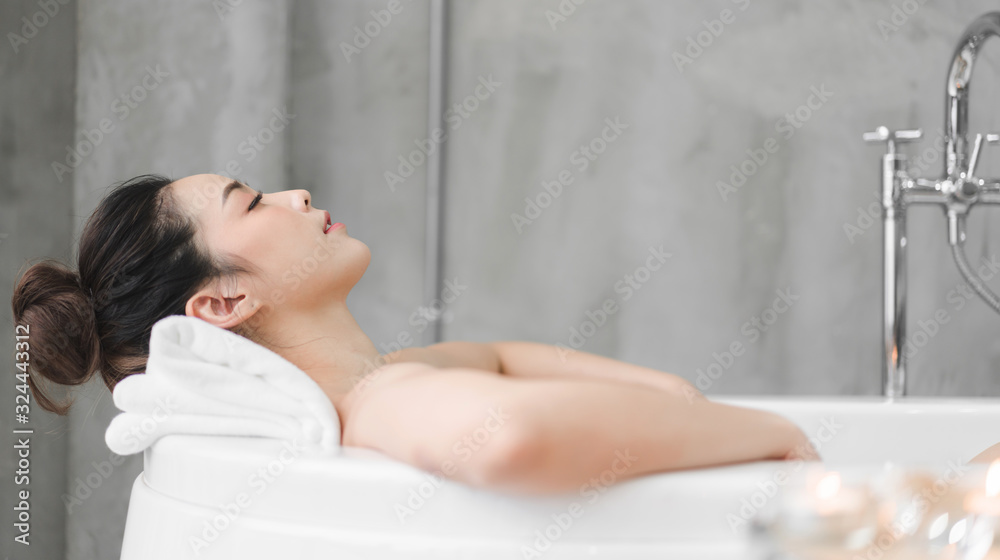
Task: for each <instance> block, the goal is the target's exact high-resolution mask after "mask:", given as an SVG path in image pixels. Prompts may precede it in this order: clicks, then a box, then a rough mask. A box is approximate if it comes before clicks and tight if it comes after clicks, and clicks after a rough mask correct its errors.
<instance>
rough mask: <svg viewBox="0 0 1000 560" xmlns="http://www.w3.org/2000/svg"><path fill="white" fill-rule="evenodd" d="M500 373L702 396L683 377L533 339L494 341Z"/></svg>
mask: <svg viewBox="0 0 1000 560" xmlns="http://www.w3.org/2000/svg"><path fill="white" fill-rule="evenodd" d="M492 346H493V348H494V349H496V352H497V355H498V356H499V359H500V363H501V367H502V370H501V371H502V372H503V373H505V374H507V375H512V376H520V377H541V376H552V377H574V378H578V379H604V380H610V381H620V382H623V383H631V384H635V385H642V386H645V387H653V388H655V389H660V390H663V391H667V392H668V393H672V394H675V395H680V396H683V397H685V398H686V399H687V400H689V401H691V400H694V399H704V398H705V397H704V395H702V394H701V392H700V391H698V389H696V388H695V387H694V385H692V384H691V383H690V382H689V381H687V380H686V379H684V378H682V377H679V376H677V375H673V374H670V373H665V372H662V371H659V370H655V369H652V368H647V367H643V366H638V365H634V364H629V363H626V362H622V361H619V360H614V359H611V358H606V357H604V356H599V355H597V354H591V353H589V352H582V351H580V350H572V349H568V348H561V347H558V346H550V345H547V344H539V343H537V342H521V341H507V342H494V343H493V344H492Z"/></svg>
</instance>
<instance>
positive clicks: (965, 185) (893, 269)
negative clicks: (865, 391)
mask: <svg viewBox="0 0 1000 560" xmlns="http://www.w3.org/2000/svg"><path fill="white" fill-rule="evenodd" d="M991 36H996V37H1000V12H989V13H986V14H983V15H981V16H979V17H978V18H976V19H975V20H974V21H973V22H972V23H971V24H970V25H969V26H968V27H966V29H965V31H964V32H963V33H962V38H961V39H960V40H959V42H958V46H957V47H956V48H955V53H954V56H952V62H951V67H950V68H949V70H948V83H947V103H946V107H945V111H946V114H945V129H944V134H945V140H946V145H945V162H944V167H945V168H944V175H943V176H942V177H940V178H938V179H926V178H921V177H911V176H910V175H909V174H908V173H907V171H906V169H905V168H904V164H905V162H906V156H905V155H903V154H901V153H899V152H897V151H896V147H897V145H898V144H902V143H905V142H911V141H913V140H917V139H919V138H920V137H921V135H922V134H921V131H920V130H896V131H890V130H889V129H888V128H887V127H885V126H880V127H878V128H877V129H876V130H875V131H874V132H867V133H865V134H864V140H865V141H867V142H884V143H885V144H886V153H885V155H884V156H883V157H882V198H881V200H882V226H883V227H882V232H883V236H884V238H883V258H882V264H883V266H882V273H883V292H882V314H883V324H882V329H883V330H882V338H883V344H884V352H885V355H884V359H883V362H882V382H883V394H884V395H885V396H886V397H889V398H897V397H902V396H904V395H905V394H906V348H905V344H906V209H907V206H908V205H910V204H940V205H941V206H942V208H943V209H944V212H945V216H946V217H947V223H948V244H949V245H950V246H951V250H952V256H953V257H954V259H955V263H956V265H957V266H958V269H959V271H960V272H961V273H962V276H963V277H964V278H965V280H966V282H968V283H969V285H970V286H971V287H972V289H973V290H975V292H976V293H977V294H979V296H980V297H981V298H983V300H984V301H986V302H987V303H988V304H989V305H990V307H992V308H993V309H995V310H996V311H997V312H998V313H1000V298H998V297H997V295H996V294H994V293H993V292H991V291H990V290H989V288H987V287H986V285H985V284H983V282H982V280H980V279H979V278H978V277H977V276H976V275H975V274H974V273H973V271H972V269H971V267H970V266H969V263H968V261H967V260H966V257H965V251H964V249H963V248H962V244H963V243H964V242H965V218H966V216H967V215H968V213H969V210H971V209H972V207H973V206H975V205H976V204H980V203H985V204H1000V179H982V178H979V177H977V176H976V174H975V173H976V164H977V163H978V161H979V152H980V150H981V149H982V147H983V141H984V140H985V141H986V142H987V143H998V142H1000V135H997V134H987V135H985V136H984V135H982V134H977V135H976V138H975V142H974V143H973V145H972V149H971V150H970V149H969V142H968V137H967V129H968V123H969V113H968V104H969V85H970V82H971V79H972V66H973V64H974V63H975V61H976V54H977V53H978V52H979V49H980V48H982V45H983V42H985V41H986V40H987V39H988V38H989V37H991Z"/></svg>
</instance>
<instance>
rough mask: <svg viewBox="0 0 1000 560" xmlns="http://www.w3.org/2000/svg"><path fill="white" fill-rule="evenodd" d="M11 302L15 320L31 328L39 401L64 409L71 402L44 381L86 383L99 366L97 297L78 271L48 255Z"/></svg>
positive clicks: (22, 282) (53, 409) (31, 364)
mask: <svg viewBox="0 0 1000 560" xmlns="http://www.w3.org/2000/svg"><path fill="white" fill-rule="evenodd" d="M11 306H12V308H13V311H14V324H15V325H23V326H24V327H25V328H27V330H28V333H27V334H28V338H27V342H28V348H29V349H28V352H27V353H28V360H27V361H28V368H29V371H30V372H31V374H30V375H29V376H28V385H29V386H30V387H31V392H32V394H33V395H34V397H35V401H37V402H38V404H39V405H40V406H41V407H42V408H44V409H45V410H48V411H50V412H55V413H57V414H60V415H64V414H66V413H67V412H68V410H69V405H70V403H56V402H55V401H53V400H52V398H51V397H50V396H49V395H48V394H47V391H45V390H43V389H42V387H41V386H40V384H39V381H40V378H44V379H46V380H48V381H50V382H53V383H56V384H59V385H80V384H81V383H85V382H86V381H87V380H89V379H90V378H91V377H92V376H93V375H94V372H96V371H97V370H98V369H99V364H100V360H101V344H100V337H99V335H98V332H97V321H96V318H95V311H94V300H93V297H92V296H91V295H90V292H89V290H88V289H85V288H83V287H82V286H81V284H80V277H79V275H78V274H77V273H76V272H75V271H73V270H70V269H69V268H68V267H66V266H65V265H63V264H62V263H60V262H58V261H54V260H50V259H46V260H44V261H42V262H39V263H37V264H34V265H32V266H31V267H29V268H28V270H27V271H26V272H25V273H24V274H23V275H22V276H21V278H20V279H19V280H18V282H17V286H16V287H15V288H14V296H13V298H12V300H11ZM39 376H41V377H39Z"/></svg>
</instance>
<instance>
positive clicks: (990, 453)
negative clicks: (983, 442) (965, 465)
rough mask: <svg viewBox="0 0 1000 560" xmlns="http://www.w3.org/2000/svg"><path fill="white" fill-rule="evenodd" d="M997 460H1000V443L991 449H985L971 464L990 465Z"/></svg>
mask: <svg viewBox="0 0 1000 560" xmlns="http://www.w3.org/2000/svg"><path fill="white" fill-rule="evenodd" d="M996 459H1000V443H996V444H993V445H992V446H990V447H987V448H986V449H984V450H983V451H982V452H981V453H979V455H976V456H975V457H973V458H972V459H971V460H970V461H969V462H970V463H990V462H993V461H994V460H996Z"/></svg>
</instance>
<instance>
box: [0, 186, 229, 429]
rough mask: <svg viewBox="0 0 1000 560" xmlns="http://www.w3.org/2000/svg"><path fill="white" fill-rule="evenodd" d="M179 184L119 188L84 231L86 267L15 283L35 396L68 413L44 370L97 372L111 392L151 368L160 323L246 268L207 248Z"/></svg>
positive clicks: (30, 274)
mask: <svg viewBox="0 0 1000 560" xmlns="http://www.w3.org/2000/svg"><path fill="white" fill-rule="evenodd" d="M171 183H173V180H171V179H169V178H167V177H164V176H162V175H140V176H138V177H134V178H132V179H129V180H127V181H123V182H121V183H119V184H117V185H115V186H114V189H113V191H112V192H111V193H110V194H108V195H107V196H106V197H105V198H104V199H103V200H102V201H101V202H100V204H99V205H98V206H97V209H96V210H94V213H93V214H91V216H90V218H89V219H88V220H87V223H86V225H85V226H84V228H83V232H82V234H81V237H80V253H79V258H78V262H79V264H78V267H79V272H75V271H73V270H70V269H69V268H68V267H66V266H65V265H63V264H62V263H60V262H58V261H55V260H52V259H44V260H43V261H41V262H39V263H36V264H34V265H32V266H31V267H30V268H28V270H27V271H25V272H24V274H23V275H22V276H21V277H20V279H19V280H18V282H17V286H16V287H15V288H14V296H13V299H12V300H11V305H12V307H13V310H14V323H15V324H17V325H26V326H28V328H29V329H30V338H29V339H28V340H29V344H30V352H29V353H28V354H29V357H30V361H29V365H28V368H29V371H30V372H31V374H30V375H29V376H28V385H29V386H30V387H31V392H32V394H33V395H34V397H35V401H36V402H38V404H39V405H40V406H41V407H42V408H44V409H45V410H48V411H50V412H55V413H56V414H60V415H65V414H66V413H67V412H68V411H69V405H70V404H71V403H57V402H55V401H54V400H52V398H51V397H50V396H49V395H47V394H46V391H45V390H43V389H42V387H41V385H40V384H39V378H38V375H41V377H42V378H44V379H47V380H48V381H51V382H54V383H57V384H60V385H80V384H82V383H85V382H86V381H88V380H89V379H90V378H91V377H92V376H93V375H94V373H95V372H96V371H97V370H100V372H101V376H102V377H103V378H104V383H105V384H106V385H107V387H108V389H110V390H112V391H113V390H114V388H115V385H116V384H117V383H118V381H120V380H122V379H124V378H125V377H127V376H129V375H132V374H134V373H141V372H143V371H144V370H145V369H146V360H147V358H148V356H149V336H150V332H151V330H152V327H153V324H154V323H156V322H157V321H159V320H160V319H162V318H164V317H167V316H169V315H184V314H185V311H184V308H185V305H186V304H187V300H188V299H189V298H190V297H191V296H192V295H194V293H195V292H197V291H198V290H199V289H200V288H201V287H203V286H204V285H205V284H206V283H208V282H210V281H213V280H215V279H218V278H220V277H222V276H226V275H233V274H236V273H239V272H246V271H247V268H246V267H243V266H239V265H237V264H235V263H232V262H228V260H225V259H219V258H217V257H216V256H213V255H210V254H207V253H206V251H205V250H204V249H202V248H201V247H200V246H199V245H198V242H197V238H196V236H195V234H196V230H197V223H196V221H195V219H194V218H193V217H192V216H189V215H187V214H186V213H185V212H184V211H183V210H182V209H181V207H180V206H179V205H178V204H177V201H176V199H175V197H174V196H173V193H172V189H171V188H169V187H170V185H171Z"/></svg>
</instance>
